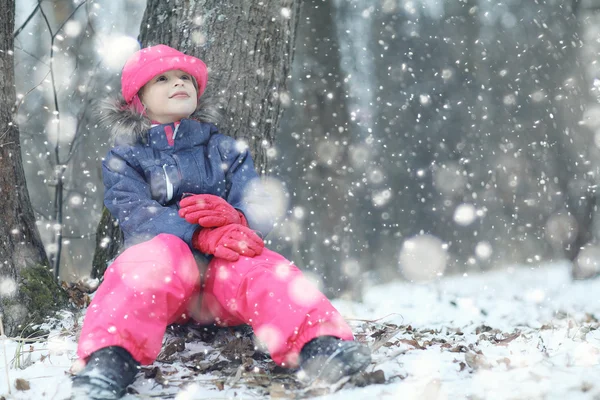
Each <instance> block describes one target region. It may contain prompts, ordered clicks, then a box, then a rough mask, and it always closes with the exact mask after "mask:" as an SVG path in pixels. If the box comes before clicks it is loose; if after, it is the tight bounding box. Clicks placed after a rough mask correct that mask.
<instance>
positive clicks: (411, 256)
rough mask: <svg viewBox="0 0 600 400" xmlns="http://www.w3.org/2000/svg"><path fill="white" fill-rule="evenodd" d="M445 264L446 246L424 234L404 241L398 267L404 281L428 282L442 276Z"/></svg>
mask: <svg viewBox="0 0 600 400" xmlns="http://www.w3.org/2000/svg"><path fill="white" fill-rule="evenodd" d="M447 262H448V248H447V245H446V244H444V243H443V242H442V241H441V240H440V239H439V238H437V237H435V236H433V235H429V234H425V235H418V236H414V237H412V238H409V239H407V240H405V241H404V243H403V244H402V248H401V249H400V257H399V262H398V265H399V267H400V272H401V273H402V275H404V277H405V278H406V279H408V280H410V281H415V282H428V281H431V280H433V279H435V278H437V277H440V276H442V275H443V274H444V271H445V269H446V266H447Z"/></svg>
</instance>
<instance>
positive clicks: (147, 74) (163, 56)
mask: <svg viewBox="0 0 600 400" xmlns="http://www.w3.org/2000/svg"><path fill="white" fill-rule="evenodd" d="M172 69H180V70H182V71H185V72H187V73H188V74H190V75H192V76H193V77H194V78H195V79H196V82H197V83H198V98H200V96H202V93H204V89H205V88H206V82H207V81H208V71H207V70H206V65H205V64H204V62H203V61H202V60H200V59H199V58H196V57H192V56H188V55H186V54H183V53H182V52H180V51H177V50H175V49H174V48H172V47H169V46H166V45H164V44H159V45H157V46H151V47H146V48H144V49H141V50H139V51H137V52H135V53H134V54H133V55H132V56H131V57H129V60H127V62H126V63H125V66H124V67H123V72H122V73H121V91H122V93H123V97H124V98H125V101H126V102H127V104H130V103H131V102H132V100H133V99H134V96H135V95H136V94H137V93H138V92H139V90H140V89H141V88H142V87H143V86H144V85H145V84H146V83H148V82H149V81H150V79H152V78H154V77H155V76H156V75H158V74H161V73H163V72H166V71H170V70H172Z"/></svg>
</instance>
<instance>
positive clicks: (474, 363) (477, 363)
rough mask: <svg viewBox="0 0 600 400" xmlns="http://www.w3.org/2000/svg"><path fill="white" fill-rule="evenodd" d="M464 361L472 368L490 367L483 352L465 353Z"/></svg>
mask: <svg viewBox="0 0 600 400" xmlns="http://www.w3.org/2000/svg"><path fill="white" fill-rule="evenodd" d="M465 362H466V363H467V365H468V366H469V367H471V368H473V369H489V368H491V367H492V365H491V364H490V363H489V362H488V360H487V359H486V358H485V356H484V355H483V354H477V353H475V352H474V351H468V352H466V353H465Z"/></svg>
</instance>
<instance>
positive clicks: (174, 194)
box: [73, 45, 371, 399]
mask: <svg viewBox="0 0 600 400" xmlns="http://www.w3.org/2000/svg"><path fill="white" fill-rule="evenodd" d="M207 78H208V74H207V70H206V66H205V64H204V63H203V62H202V61H201V60H200V59H198V58H195V57H191V56H188V55H185V54H183V53H181V52H179V51H177V50H175V49H173V48H170V47H168V46H165V45H158V46H153V47H148V48H145V49H142V50H140V51H138V52H137V53H135V54H134V55H133V56H132V57H131V58H130V59H129V60H128V61H127V63H126V64H125V67H124V68H123V71H122V76H121V85H122V95H123V98H122V99H120V100H119V102H118V104H117V107H113V108H112V109H111V110H108V111H107V110H104V111H103V115H102V123H103V124H104V125H106V128H107V129H110V130H111V131H112V133H113V136H114V139H115V146H114V147H113V148H112V149H111V150H110V151H109V152H108V155H107V156H106V158H105V159H104V161H103V164H102V166H103V179H104V185H105V193H104V204H105V205H106V207H107V208H108V209H109V210H110V212H111V213H112V215H113V216H114V217H115V218H116V219H117V220H118V221H119V224H120V227H121V229H122V230H123V233H124V236H125V247H126V250H125V251H124V252H123V253H122V254H121V255H119V256H118V257H117V258H116V259H115V260H114V262H113V263H112V264H110V266H109V267H108V269H107V270H106V273H105V274H104V280H103V282H102V284H101V285H100V287H99V288H98V291H97V292H96V294H95V296H94V299H93V301H92V303H91V304H90V306H89V308H88V310H87V314H86V316H85V320H84V323H83V328H82V332H81V336H80V339H79V344H78V355H79V357H80V359H81V360H83V361H84V362H85V363H86V365H85V368H84V369H83V370H82V371H81V372H80V373H79V374H77V375H76V376H75V377H74V378H73V395H74V398H75V399H80V398H81V399H84V398H85V399H118V398H120V397H121V396H123V395H124V393H125V390H126V388H127V386H128V385H129V384H130V383H132V382H133V380H134V379H135V375H136V374H137V372H138V369H139V365H141V364H143V365H147V364H151V363H152V362H153V361H154V360H155V359H156V357H157V355H158V353H159V351H160V348H161V344H162V339H163V335H164V333H165V330H166V327H167V326H168V325H169V324H173V323H185V322H186V321H189V320H190V319H191V320H193V321H196V322H197V323H201V324H209V323H216V324H217V325H219V326H234V325H241V324H248V325H250V326H251V327H252V328H253V330H254V333H255V335H256V336H257V338H258V339H259V340H260V341H261V342H262V343H264V345H265V346H266V348H267V349H268V351H269V353H270V355H271V357H272V359H273V360H274V361H275V362H276V363H277V364H279V365H282V366H285V367H290V368H295V367H298V366H299V367H300V368H301V369H302V370H303V371H305V373H306V374H307V375H308V376H309V377H310V378H312V379H317V378H318V379H323V380H325V381H329V382H332V381H336V380H338V379H339V378H341V377H343V376H348V375H351V374H355V373H357V372H359V371H362V370H364V368H366V366H367V365H368V364H369V363H370V360H371V356H370V352H369V350H368V348H367V347H365V346H363V345H361V344H359V343H357V342H355V341H353V339H354V338H353V335H352V332H351V330H350V327H349V326H348V324H347V323H346V322H345V321H344V320H343V318H342V317H341V316H340V314H339V312H338V311H337V310H336V309H335V308H334V307H333V306H332V305H331V303H330V302H329V300H328V299H327V298H326V297H325V296H324V295H323V294H322V293H321V292H319V291H318V290H317V289H316V288H315V287H314V286H312V285H311V284H310V283H309V282H308V281H307V280H306V279H305V278H304V277H303V276H302V273H301V272H300V270H298V268H296V267H295V266H294V265H293V264H292V263H291V262H290V261H288V260H286V259H285V258H284V257H282V256H281V255H280V254H277V253H275V252H273V251H271V250H269V249H267V248H265V247H264V243H263V238H264V236H265V235H266V234H267V233H269V231H270V230H271V227H272V224H273V216H272V215H271V213H270V212H269V210H270V209H271V208H272V204H269V196H268V194H267V193H266V192H265V191H264V189H263V187H262V186H261V183H260V179H259V177H258V175H257V173H256V171H255V169H254V165H253V161H252V158H251V156H250V154H249V152H248V151H247V150H246V149H244V148H242V146H240V145H239V144H238V143H237V142H236V141H235V140H234V139H233V138H231V137H228V136H225V135H223V134H221V133H219V132H218V130H217V128H216V127H215V126H214V125H212V124H209V123H206V122H201V121H200V120H199V119H197V118H198V115H202V110H201V109H200V107H198V99H199V98H200V96H201V95H202V93H203V92H204V89H205V88H206V84H207Z"/></svg>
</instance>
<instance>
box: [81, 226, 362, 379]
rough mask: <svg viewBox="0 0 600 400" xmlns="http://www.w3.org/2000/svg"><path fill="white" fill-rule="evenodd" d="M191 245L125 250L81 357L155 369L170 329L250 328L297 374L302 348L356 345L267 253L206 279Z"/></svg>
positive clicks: (100, 296) (108, 278)
mask: <svg viewBox="0 0 600 400" xmlns="http://www.w3.org/2000/svg"><path fill="white" fill-rule="evenodd" d="M201 275H202V273H201V270H200V267H199V266H198V264H197V263H196V260H195V259H194V256H193V254H192V252H191V250H190V248H189V247H188V245H187V244H186V243H185V242H184V241H182V240H181V239H179V238H178V237H176V236H173V235H168V234H161V235H158V236H156V237H155V238H153V239H152V240H149V241H147V242H144V243H141V244H138V245H135V246H133V247H130V248H128V249H127V250H125V251H124V252H123V253H122V254H121V255H120V256H119V257H117V259H116V260H115V261H114V262H113V263H112V264H111V265H110V266H109V267H108V269H107V270H106V273H105V274H104V281H103V282H102V284H101V285H100V287H99V288H98V290H97V292H96V294H95V296H94V299H93V301H92V303H91V304H90V306H89V308H88V310H87V314H86V316H85V320H84V322H83V329H82V331H81V336H80V339H79V346H78V350H77V354H78V355H79V357H80V358H81V359H86V358H87V357H88V356H89V355H90V354H91V353H92V352H94V351H96V350H98V349H100V348H103V347H107V346H121V347H123V348H125V349H127V350H128V351H129V352H130V353H131V355H132V356H133V358H134V359H136V360H137V361H138V362H140V363H141V364H145V365H147V364H151V363H152V362H154V360H155V359H156V357H157V356H158V353H159V352H160V350H161V346H162V341H163V336H164V333H165V331H166V328H167V325H169V324H173V323H185V322H187V321H189V320H190V319H192V320H194V321H197V322H198V323H207V324H208V323H213V322H214V323H216V324H217V325H219V326H235V325H241V324H248V325H250V326H252V328H253V330H254V333H255V334H256V336H257V338H258V339H259V340H260V342H262V344H264V345H265V346H266V348H267V349H268V351H269V353H270V355H271V358H272V359H273V361H275V362H276V363H277V364H279V365H282V366H287V367H295V366H297V363H298V354H299V352H300V350H301V349H302V346H303V345H304V344H305V343H307V342H309V341H310V340H311V339H314V338H315V337H317V336H320V335H332V336H337V337H339V338H341V339H344V340H353V335H352V331H351V330H350V327H349V326H348V324H347V323H346V322H345V321H344V319H343V318H342V317H341V315H340V314H339V312H338V311H337V310H336V309H335V308H334V307H333V306H332V305H331V303H330V302H329V300H328V299H327V298H326V297H325V295H323V294H322V293H321V292H320V291H319V290H318V289H317V288H316V287H315V286H314V285H312V284H311V283H310V282H309V281H308V280H307V279H306V278H304V277H303V276H302V273H301V272H300V270H299V269H298V268H297V267H296V266H294V265H293V264H292V263H291V262H290V261H288V260H286V259H285V258H284V257H282V256H281V255H280V254H277V253H275V252H273V251H271V250H268V249H267V248H265V249H264V250H263V252H262V254H261V255H259V256H256V257H253V258H249V257H240V259H239V260H238V261H235V262H230V261H225V260H223V259H221V258H213V259H212V261H211V262H210V263H209V264H208V267H207V269H206V271H205V273H204V279H203V281H204V284H202V283H201V280H202V279H201V278H202V277H201Z"/></svg>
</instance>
